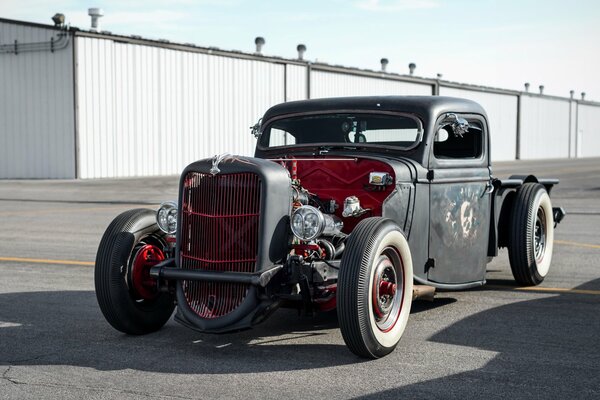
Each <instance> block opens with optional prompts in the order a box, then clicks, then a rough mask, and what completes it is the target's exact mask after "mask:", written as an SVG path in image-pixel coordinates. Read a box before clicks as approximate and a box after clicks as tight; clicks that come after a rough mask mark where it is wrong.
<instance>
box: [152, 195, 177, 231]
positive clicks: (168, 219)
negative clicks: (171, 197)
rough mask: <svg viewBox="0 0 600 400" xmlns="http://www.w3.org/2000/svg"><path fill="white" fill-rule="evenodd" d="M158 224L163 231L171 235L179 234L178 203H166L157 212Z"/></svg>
mask: <svg viewBox="0 0 600 400" xmlns="http://www.w3.org/2000/svg"><path fill="white" fill-rule="evenodd" d="M156 223H157V224H158V227H159V228H160V230H161V231H163V232H164V233H168V234H169V235H172V234H174V233H175V232H177V203H175V202H174V201H165V202H164V203H162V204H161V205H160V207H159V208H158V211H157V212H156Z"/></svg>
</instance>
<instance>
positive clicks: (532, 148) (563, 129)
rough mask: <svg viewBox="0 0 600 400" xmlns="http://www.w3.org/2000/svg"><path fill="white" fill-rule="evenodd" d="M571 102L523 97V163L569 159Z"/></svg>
mask: <svg viewBox="0 0 600 400" xmlns="http://www.w3.org/2000/svg"><path fill="white" fill-rule="evenodd" d="M569 109H570V105H569V101H568V100H566V99H565V100H560V99H553V98H545V97H538V96H528V95H523V96H521V159H523V160H527V159H536V158H567V157H569Z"/></svg>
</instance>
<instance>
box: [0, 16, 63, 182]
mask: <svg viewBox="0 0 600 400" xmlns="http://www.w3.org/2000/svg"><path fill="white" fill-rule="evenodd" d="M58 33H59V31H57V30H54V29H44V28H36V27H31V26H24V25H18V24H10V23H4V22H0V45H5V44H14V41H15V40H17V49H18V47H19V46H26V44H27V43H34V42H48V41H50V39H51V38H52V37H54V40H57V41H58V36H57V34H58ZM72 67H73V46H72V41H71V40H70V39H69V44H68V45H67V47H66V48H63V49H60V50H58V49H57V50H56V51H54V52H53V53H52V52H51V51H49V50H41V51H29V52H24V51H22V52H18V54H14V53H4V52H3V53H0V178H74V177H75V117H74V101H73V78H72V77H73V68H72Z"/></svg>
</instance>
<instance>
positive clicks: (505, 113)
mask: <svg viewBox="0 0 600 400" xmlns="http://www.w3.org/2000/svg"><path fill="white" fill-rule="evenodd" d="M440 96H451V97H460V98H463V99H469V100H473V101H476V102H477V103H479V104H480V105H481V106H482V107H483V108H484V109H485V111H486V113H487V115H488V123H489V126H490V134H491V147H492V162H494V161H506V160H514V159H515V157H516V151H517V110H518V97H517V96H513V95H508V94H498V93H487V92H480V91H474V90H465V89H456V88H449V87H444V86H441V87H440Z"/></svg>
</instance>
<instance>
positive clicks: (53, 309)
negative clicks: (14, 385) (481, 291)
mask: <svg viewBox="0 0 600 400" xmlns="http://www.w3.org/2000/svg"><path fill="white" fill-rule="evenodd" d="M453 301H455V300H454V299H440V301H434V302H427V301H417V302H415V303H414V304H413V307H412V312H413V313H419V312H423V311H427V310H431V309H434V308H437V307H440V306H443V305H446V304H449V303H451V302H453ZM338 330H339V326H338V322H337V316H336V313H335V312H330V313H320V314H316V315H315V316H312V317H304V316H299V315H298V313H297V311H295V310H290V309H280V310H278V311H277V312H276V315H275V316H273V317H272V318H270V319H268V320H267V321H265V322H264V323H262V324H260V325H257V326H256V327H254V328H253V329H250V330H247V331H242V332H236V333H229V334H220V335H212V334H202V333H198V332H195V331H193V330H190V329H188V328H186V327H183V326H181V325H179V324H177V323H176V322H174V321H173V320H171V321H169V323H167V325H165V327H163V329H161V330H160V331H158V332H155V333H152V334H149V335H144V336H129V335H125V334H122V333H120V332H118V331H116V330H115V329H113V328H112V327H111V326H110V325H109V324H108V323H107V322H106V321H105V319H104V317H103V316H102V314H101V313H100V310H99V308H98V304H97V303H96V297H95V294H94V292H92V291H56V292H27V293H9V294H0V364H10V365H39V364H45V365H47V364H49V365H76V366H83V367H91V368H95V369H98V370H120V369H126V368H132V369H137V370H143V371H152V372H167V373H186V374H230V373H256V372H270V371H291V370H300V369H315V368H325V367H331V366H337V365H345V364H354V363H359V362H364V361H365V360H363V359H361V358H359V357H357V356H355V355H353V354H352V353H351V352H350V351H349V350H348V349H347V348H346V346H345V345H344V343H343V340H342V339H341V336H340V334H339V331H338Z"/></svg>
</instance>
